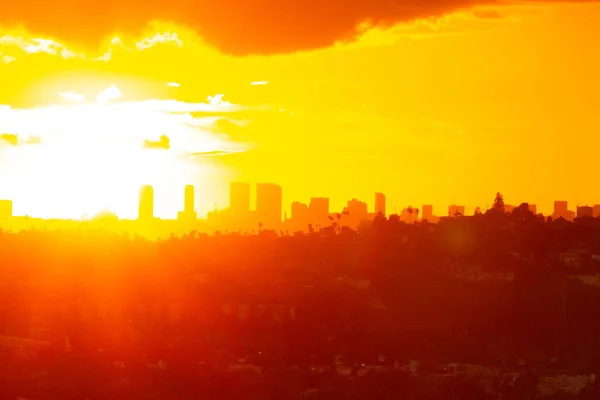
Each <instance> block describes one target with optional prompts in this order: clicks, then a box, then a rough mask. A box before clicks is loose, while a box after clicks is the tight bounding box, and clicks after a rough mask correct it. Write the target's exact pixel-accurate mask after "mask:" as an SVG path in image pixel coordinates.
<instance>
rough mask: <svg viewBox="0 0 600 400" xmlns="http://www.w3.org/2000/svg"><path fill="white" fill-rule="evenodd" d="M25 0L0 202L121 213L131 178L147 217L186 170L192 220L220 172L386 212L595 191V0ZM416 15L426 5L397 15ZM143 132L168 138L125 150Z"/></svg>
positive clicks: (2, 151)
mask: <svg viewBox="0 0 600 400" xmlns="http://www.w3.org/2000/svg"><path fill="white" fill-rule="evenodd" d="M29 3H32V1H25V2H20V3H19V4H21V5H16V6H15V7H17V8H15V9H13V10H8V11H7V12H6V13H5V15H3V16H0V23H3V22H4V25H3V26H4V28H1V29H0V88H2V89H1V90H0V104H4V105H5V106H0V131H1V132H6V133H8V134H18V135H19V145H18V146H14V145H11V144H9V143H8V141H4V142H3V143H0V197H5V198H12V199H13V200H14V201H15V205H14V208H15V213H16V214H26V213H27V214H31V215H40V216H58V217H75V216H80V215H81V214H83V213H93V212H96V211H98V210H99V208H102V207H110V208H112V209H116V210H117V212H118V213H119V214H121V215H122V216H135V210H136V201H137V199H136V195H137V187H136V185H137V184H139V183H142V182H149V183H152V184H155V185H156V186H157V189H156V190H155V193H156V198H157V213H158V214H159V215H161V216H164V217H174V216H175V215H176V212H177V211H178V210H179V209H180V208H181V207H182V202H183V200H182V199H183V185H185V184H186V183H195V184H196V185H197V198H198V207H199V211H200V213H201V214H203V213H204V212H206V211H207V210H210V209H212V208H214V204H215V203H216V204H217V205H219V206H221V207H225V206H227V190H228V189H227V185H226V184H227V182H228V181H229V180H231V179H235V180H244V181H249V182H253V183H254V182H259V181H269V182H276V183H279V184H281V185H282V186H283V188H284V203H285V206H286V208H288V207H289V203H291V201H293V200H300V201H307V200H308V198H309V197H310V196H328V197H331V199H332V200H331V204H332V208H334V209H339V208H341V207H342V205H343V204H344V203H345V201H346V200H347V199H349V198H352V197H357V198H359V199H363V200H366V201H368V202H369V204H370V206H372V203H373V193H374V192H375V191H382V192H384V193H386V194H387V195H388V210H389V211H390V212H394V211H400V210H401V209H402V208H403V207H406V206H408V205H413V206H420V205H421V204H424V203H431V204H433V205H434V210H435V211H437V213H438V214H443V213H445V212H446V210H447V205H448V204H451V203H455V204H465V205H466V206H467V207H468V208H473V207H475V206H482V207H485V206H486V204H489V203H491V202H492V200H493V198H494V195H495V193H496V192H497V191H500V192H502V193H503V194H504V196H505V199H506V202H507V203H509V204H513V203H519V202H521V201H529V202H531V203H536V204H538V210H540V211H542V212H549V211H550V210H551V207H552V201H553V200H555V199H566V200H569V201H570V203H571V208H573V207H574V206H575V205H576V204H580V205H582V204H594V203H600V189H597V188H596V185H594V184H591V183H590V181H593V175H592V171H593V169H592V168H593V165H594V164H593V163H594V160H595V155H596V149H595V147H596V146H595V144H596V143H595V138H596V134H597V133H598V131H599V129H598V125H599V123H598V118H597V114H598V112H597V108H598V100H597V96H598V93H600V78H598V71H599V70H600V50H599V48H598V46H597V43H598V39H599V38H600V25H599V24H598V23H597V22H598V21H599V20H600V6H599V5H597V4H595V3H572V4H563V3H561V4H549V3H540V2H535V3H530V4H522V5H503V6H494V5H493V2H489V3H488V4H489V5H487V6H486V7H485V8H484V7H482V6H478V7H477V8H475V9H468V8H467V7H468V5H469V3H470V2H462V1H458V0H452V1H443V2H436V4H440V6H439V7H438V8H436V9H431V8H427V9H425V8H419V7H416V6H414V7H409V5H410V4H409V3H406V4H405V7H404V8H402V9H401V10H400V9H398V10H396V9H394V10H388V9H386V8H385V3H389V2H383V1H381V2H377V1H375V2H372V4H371V3H369V4H371V5H372V6H373V7H371V8H369V7H367V6H363V5H361V4H362V2H356V3H352V4H354V5H353V6H352V12H348V13H346V14H347V15H346V14H344V13H341V12H339V13H338V12H334V11H335V10H334V9H333V8H331V9H327V10H324V11H323V12H322V13H319V12H315V13H314V14H310V10H311V9H312V8H311V7H310V5H311V4H313V3H314V4H313V5H315V7H317V6H316V4H317V2H307V4H308V5H306V6H305V7H306V8H303V9H302V10H298V13H297V15H296V17H297V18H296V17H294V18H293V17H292V16H290V14H289V10H286V9H284V8H281V7H279V6H275V5H272V4H271V2H269V1H259V2H253V3H249V4H250V5H252V7H250V5H246V6H242V7H240V8H235V7H228V8H222V9H217V8H216V7H217V5H220V6H221V7H224V5H223V2H217V3H215V4H216V5H213V6H211V7H212V8H211V9H210V10H208V9H207V16H205V17H202V18H200V17H198V18H197V19H194V18H191V17H189V16H188V14H189V13H186V12H183V11H182V10H186V8H185V4H186V2H184V1H181V0H179V2H175V4H177V5H180V6H181V7H174V8H173V9H172V10H170V11H162V10H161V9H160V6H158V2H156V4H157V5H156V6H153V4H155V3H154V2H144V4H148V8H147V9H146V11H143V12H140V13H138V14H136V16H135V17H134V16H132V14H131V13H130V12H129V11H127V10H125V9H118V8H115V7H114V6H113V7H112V8H111V7H109V6H106V7H105V8H102V7H100V6H99V7H100V8H101V9H99V10H98V13H95V12H87V13H85V16H84V17H82V18H78V15H80V14H81V13H83V11H82V10H70V11H69V12H62V11H61V9H60V7H57V8H56V13H57V14H56V18H55V19H52V18H42V14H36V13H38V11H35V10H36V8H35V7H29V8H27V9H28V10H29V11H25V8H26V5H28V4H29ZM62 3H64V4H68V3H69V2H68V1H64V2H59V3H57V4H62ZM169 3H171V2H169ZM225 3H227V2H225ZM263 3H264V4H263ZM378 3H381V5H379V4H378ZM99 4H102V3H99ZM115 4H116V3H115ZM236 4H237V3H236ZM343 4H345V5H346V6H348V4H350V3H343ZM365 4H366V3H365ZM29 5H30V6H31V4H29ZM303 7H304V6H303ZM102 9H103V10H105V11H106V10H113V11H112V12H111V13H109V12H102ZM225 9H227V10H230V11H229V12H228V14H225V11H223V10H225ZM231 10H234V11H231ZM249 10H254V11H252V12H250V11H249ZM332 10H334V11H332ZM454 10H458V11H454ZM63 11H64V10H63ZM209 11H210V12H209ZM161 12H164V14H161ZM211 12H212V13H213V14H211ZM249 13H250V14H252V16H255V17H256V18H255V19H254V20H251V19H249V18H250V15H249ZM338 14H344V15H346V17H348V18H346V17H344V18H339V19H336V17H335V15H338ZM81 15H83V14H81ZM208 15H212V16H213V17H211V18H208ZM308 15H310V18H309V17H306V18H304V20H303V19H302V18H301V17H302V16H308ZM429 15H434V16H440V15H441V16H442V17H441V18H436V19H427V20H417V21H413V22H411V21H412V19H411V18H412V17H414V16H417V17H427V16H429ZM44 16H46V14H44ZM258 16H260V18H259V17H258ZM2 18H4V20H3V19H2ZM94 18H95V19H96V20H97V21H96V22H97V23H92V22H93V21H92V19H94ZM149 18H157V19H163V20H164V21H168V22H153V23H150V24H146V21H145V19H149ZM365 18H366V19H370V20H371V21H372V22H373V23H372V24H371V25H368V24H363V25H362V26H361V27H360V29H359V33H358V34H356V33H355V30H354V27H355V26H356V24H357V23H358V22H360V21H362V20H364V19H365ZM298 19H299V20H298ZM69 20H70V21H73V23H72V24H67V23H66V22H67V21H69ZM225 20H227V21H230V22H229V23H227V24H224V23H219V21H225ZM249 21H250V22H249ZM273 21H275V22H273ZM277 21H280V22H281V23H277ZM319 21H320V22H321V23H320V24H318V23H315V22H319ZM329 21H332V22H331V24H329V23H328V22H329ZM357 21H358V22H357ZM16 22H19V23H20V24H21V25H20V26H17V25H15V23H16ZM309 22H310V23H309ZM377 22H382V23H383V25H381V26H379V25H377V24H376V23H377ZM202 26H204V28H202ZM258 26H260V29H259V28H257V27H258ZM114 37H118V38H119V39H118V40H112V41H111V38H114ZM40 38H44V39H50V38H52V40H53V41H43V40H37V41H36V40H35V39H40ZM353 38H354V39H353ZM248 53H250V54H253V55H245V54H248ZM259 81H260V82H263V83H266V84H261V85H252V84H251V83H252V82H259ZM112 85H114V89H116V90H117V92H118V95H116V96H112V98H110V99H108V100H102V101H101V102H100V103H102V104H104V105H102V106H101V105H99V101H98V97H97V95H98V94H99V93H101V92H103V91H104V90H105V89H107V88H109V87H111V86H112ZM103 93H110V92H103ZM221 95H222V96H221ZM82 96H83V97H82ZM209 96H212V97H210V98H209ZM82 99H83V101H82V102H81V101H80V100H82ZM151 99H154V100H156V101H153V102H149V101H147V100H151ZM174 112H176V113H174ZM160 134H166V135H167V136H169V138H170V140H171V148H170V149H169V150H165V151H161V150H143V149H141V147H142V144H143V142H144V140H157V139H158V136H160ZM32 137H33V138H36V137H40V138H41V142H42V143H41V144H28V143H24V142H27V141H31V138H32ZM207 152H209V153H210V154H212V153H211V152H218V154H219V155H218V156H207V155H206V153H207ZM192 153H204V155H198V154H196V155H195V156H194V158H193V159H191V158H190V157H191V154H192ZM65 193H67V194H68V195H67V196H65ZM468 212H469V211H468Z"/></svg>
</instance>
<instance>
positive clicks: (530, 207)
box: [527, 204, 537, 215]
mask: <svg viewBox="0 0 600 400" xmlns="http://www.w3.org/2000/svg"><path fill="white" fill-rule="evenodd" d="M527 208H529V211H531V212H532V213H534V214H536V215H537V206H536V205H535V204H527Z"/></svg>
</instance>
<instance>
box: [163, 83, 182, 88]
mask: <svg viewBox="0 0 600 400" xmlns="http://www.w3.org/2000/svg"><path fill="white" fill-rule="evenodd" d="M165 86H169V87H180V86H181V85H180V84H179V83H177V82H169V83H167V84H166V85H165Z"/></svg>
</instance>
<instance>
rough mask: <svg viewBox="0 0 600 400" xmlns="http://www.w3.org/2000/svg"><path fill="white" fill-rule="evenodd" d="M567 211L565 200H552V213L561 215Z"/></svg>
mask: <svg viewBox="0 0 600 400" xmlns="http://www.w3.org/2000/svg"><path fill="white" fill-rule="evenodd" d="M567 211H569V206H568V203H567V202H566V201H555V202H554V214H557V215H562V214H566V213H567Z"/></svg>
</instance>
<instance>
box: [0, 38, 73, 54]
mask: <svg viewBox="0 0 600 400" xmlns="http://www.w3.org/2000/svg"><path fill="white" fill-rule="evenodd" d="M0 46H1V47H2V48H3V49H5V50H6V49H11V48H13V49H15V48H16V49H19V50H21V51H22V52H24V53H27V54H35V53H46V54H51V55H54V56H60V57H62V58H65V59H68V58H75V57H79V58H84V56H83V55H82V54H78V53H75V52H74V51H72V50H70V49H69V48H67V47H66V46H64V45H63V44H61V43H58V42H56V41H54V40H51V39H43V38H26V37H24V36H13V35H4V36H1V37H0Z"/></svg>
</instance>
